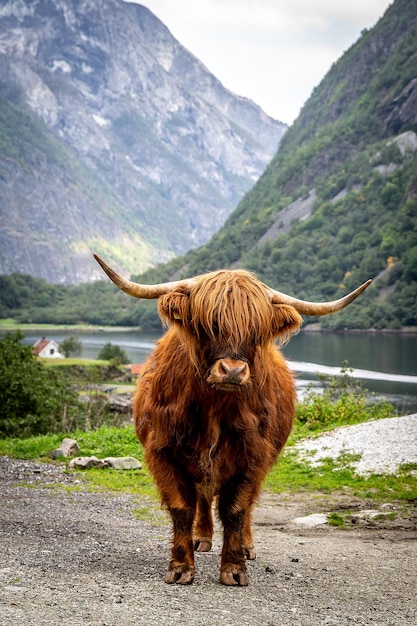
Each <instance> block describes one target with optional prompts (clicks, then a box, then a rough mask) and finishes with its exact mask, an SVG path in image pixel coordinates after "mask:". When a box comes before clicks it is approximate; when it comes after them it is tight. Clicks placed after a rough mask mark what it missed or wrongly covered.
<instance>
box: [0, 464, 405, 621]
mask: <svg viewBox="0 0 417 626" xmlns="http://www.w3.org/2000/svg"><path fill="white" fill-rule="evenodd" d="M77 480H78V481H79V475H77V474H72V475H66V474H63V473H61V470H60V469H59V468H56V467H54V466H40V465H36V464H34V463H29V462H21V461H12V460H10V459H7V458H6V457H0V531H1V547H2V549H1V551H0V624H1V626H12V625H13V626H21V625H24V626H43V625H47V626H57V625H59V624H62V625H64V626H75V625H77V626H78V625H79V626H90V625H91V626H92V625H99V626H131V625H132V626H133V625H135V626H141V625H145V624H146V625H148V624H155V626H161V625H162V626H163V625H168V624H170V625H174V626H175V625H177V624H181V625H183V624H184V625H185V624H187V625H191V626H192V625H203V624H213V625H215V626H216V625H221V626H232V625H233V626H234V625H236V626H237V625H239V626H245V625H251V626H252V625H262V626H281V625H282V626H287V625H288V626H289V625H291V626H318V625H322V624H323V625H334V626H336V625H337V626H351V625H352V624H361V625H362V626H368V625H369V626H388V625H390V626H415V625H416V624H417V606H416V591H417V582H416V571H417V542H416V538H417V524H416V515H415V511H414V512H413V511H412V510H411V511H410V510H409V511H408V512H407V515H405V516H404V517H403V516H401V515H398V516H397V517H396V519H395V520H394V521H388V522H387V521H377V522H373V523H372V524H365V523H364V522H359V523H358V527H355V528H354V529H352V530H340V529H338V528H330V527H329V526H319V527H316V528H313V529H310V530H308V529H304V530H302V528H301V527H299V526H297V525H295V524H294V523H293V522H292V520H293V519H294V518H296V517H299V516H300V515H306V514H307V513H311V512H321V511H323V510H335V507H336V506H337V507H339V508H340V507H347V508H350V509H359V508H367V507H368V505H369V503H366V502H359V501H352V500H349V499H346V498H344V499H342V500H340V499H338V500H337V501H336V500H334V501H329V500H326V499H324V498H323V497H317V496H315V497H308V498H306V497H303V498H296V499H294V498H291V499H289V498H285V497H280V498H278V497H273V496H268V495H265V496H264V497H263V499H262V502H261V504H260V506H259V507H258V509H257V511H256V520H255V532H256V548H257V554H258V558H257V560H256V561H254V562H249V563H248V566H249V570H250V577H251V580H250V586H249V587H247V588H227V587H223V586H221V585H220V584H219V582H218V565H219V553H220V539H221V538H220V535H219V534H217V536H216V541H215V545H214V549H213V551H212V552H211V553H205V554H197V563H196V569H197V571H196V580H195V583H194V585H192V586H190V587H180V586H176V585H166V584H165V583H164V582H163V576H164V572H165V567H166V564H167V559H168V548H169V533H170V531H169V525H168V523H167V521H165V520H164V518H162V521H155V522H152V523H151V522H146V521H141V520H138V519H137V518H136V517H135V515H134V510H135V509H138V508H139V507H140V501H139V500H137V499H136V500H135V498H133V497H129V496H124V495H123V496H114V495H109V494H106V493H101V494H98V493H89V492H87V491H86V490H84V489H82V490H80V491H77V492H74V491H65V490H64V489H62V488H54V487H56V483H57V482H59V483H64V484H65V483H67V484H74V482H75V481H77ZM33 487H36V488H33ZM384 526H385V528H384Z"/></svg>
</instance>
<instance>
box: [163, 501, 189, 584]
mask: <svg viewBox="0 0 417 626" xmlns="http://www.w3.org/2000/svg"><path fill="white" fill-rule="evenodd" d="M169 512H170V515H171V519H172V527H173V541H172V550H171V561H170V563H169V566H168V570H167V573H166V575H165V582H167V583H178V584H180V585H190V584H191V583H192V582H193V580H194V550H193V540H192V529H193V522H194V511H193V510H192V509H177V508H170V509H169Z"/></svg>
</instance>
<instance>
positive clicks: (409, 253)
mask: <svg viewBox="0 0 417 626" xmlns="http://www.w3.org/2000/svg"><path fill="white" fill-rule="evenodd" d="M415 8H416V7H415V1H414V0H396V2H395V3H394V4H393V5H392V6H391V7H390V8H389V9H388V10H387V12H386V14H385V15H384V16H383V18H381V20H380V21H379V22H378V24H377V25H376V26H375V28H373V29H372V30H371V31H369V32H364V33H363V34H362V36H361V37H360V39H359V40H358V41H357V42H356V44H355V45H353V46H352V47H351V48H350V49H349V50H348V51H347V52H346V53H345V54H344V55H343V56H342V58H341V59H340V60H339V61H338V62H337V63H335V64H334V65H333V66H332V68H331V69H330V71H329V72H328V74H327V75H326V76H325V78H324V79H323V81H322V82H321V83H320V85H318V86H317V88H316V89H315V90H314V92H313V94H312V96H311V98H310V99H309V100H308V102H307V103H306V104H305V106H304V107H303V109H302V111H301V114H300V116H299V118H298V119H297V120H296V122H295V123H294V125H293V126H292V127H291V128H290V129H289V130H288V132H287V133H286V135H285V136H284V138H283V140H282V142H281V144H280V147H279V150H278V152H277V154H276V156H275V157H274V159H273V160H272V162H271V163H270V165H269V166H268V168H267V169H266V171H265V173H264V174H263V175H262V177H261V178H260V179H259V181H258V182H257V183H256V185H255V186H254V187H253V188H252V189H251V190H250V191H249V192H248V193H247V194H246V196H245V197H244V199H243V200H242V202H241V203H240V204H239V206H238V207H237V209H236V210H235V211H234V212H233V213H232V214H231V216H230V217H229V218H228V220H227V222H226V223H225V225H224V227H223V228H222V229H221V230H220V231H219V232H218V233H217V234H216V235H215V236H214V237H213V238H212V240H211V241H210V242H209V243H208V244H206V245H204V246H203V247H201V248H199V249H198V250H194V251H192V252H191V253H190V254H188V255H187V256H186V257H185V258H183V259H181V260H180V259H176V260H175V262H173V263H171V264H169V265H168V266H166V267H161V268H159V271H158V273H155V272H154V273H153V274H152V275H148V276H147V277H145V278H148V279H152V278H153V276H156V278H160V277H163V276H170V275H175V276H181V275H186V274H194V273H200V272H202V271H207V270H212V269H216V268H218V267H220V266H233V265H239V266H245V267H247V268H251V269H253V270H255V271H256V272H257V273H258V275H259V276H260V277H261V278H262V279H264V280H265V281H266V282H268V283H269V284H270V285H271V286H273V287H276V288H278V289H281V290H283V291H287V292H289V293H292V294H294V295H297V296H299V297H302V298H306V299H316V300H321V299H329V298H333V297H335V296H339V295H341V293H342V292H346V291H347V290H349V289H350V288H353V287H354V286H356V285H358V284H360V283H361V282H363V281H364V280H366V279H367V278H369V277H371V278H374V285H373V286H372V287H371V288H370V289H368V291H367V292H366V294H364V295H363V296H362V297H361V298H360V299H359V300H358V301H357V303H355V305H354V306H352V307H350V308H349V309H347V310H346V311H345V312H344V313H341V314H338V315H337V316H334V317H329V318H325V319H324V320H323V321H322V323H323V325H324V326H328V327H329V326H330V327H338V328H344V327H356V328H369V327H371V326H375V327H377V328H391V327H398V326H417V12H416V10H415ZM310 321H311V320H310ZM307 323H308V321H307Z"/></svg>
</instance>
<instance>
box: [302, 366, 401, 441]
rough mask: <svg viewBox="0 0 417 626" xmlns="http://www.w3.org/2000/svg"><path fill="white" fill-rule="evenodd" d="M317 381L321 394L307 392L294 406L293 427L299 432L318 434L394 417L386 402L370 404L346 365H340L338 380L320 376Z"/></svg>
mask: <svg viewBox="0 0 417 626" xmlns="http://www.w3.org/2000/svg"><path fill="white" fill-rule="evenodd" d="M320 381H321V385H322V392H319V393H318V392H317V391H316V390H314V388H310V389H309V390H308V391H307V393H306V396H305V398H304V399H303V401H302V402H300V403H299V404H298V406H297V416H296V424H297V425H298V426H299V427H301V428H300V430H302V431H306V430H307V431H315V430H321V431H322V430H323V429H331V428H335V427H336V426H343V425H344V424H357V423H359V422H364V421H368V420H371V419H380V418H385V417H392V416H393V415H394V414H395V409H394V407H393V406H392V404H390V403H389V402H386V401H384V400H380V401H378V402H372V397H371V396H370V395H369V394H368V393H366V391H365V390H364V389H362V384H361V382H360V381H358V380H356V379H355V378H353V377H352V370H351V369H349V368H348V367H347V364H346V363H343V364H342V369H341V374H340V376H321V377H320Z"/></svg>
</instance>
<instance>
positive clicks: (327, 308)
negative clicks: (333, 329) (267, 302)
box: [269, 279, 372, 315]
mask: <svg viewBox="0 0 417 626" xmlns="http://www.w3.org/2000/svg"><path fill="white" fill-rule="evenodd" d="M371 283H372V280H371V279H369V280H367V281H366V283H363V285H361V286H360V287H358V288H357V289H355V290H354V291H351V292H350V293H348V294H347V295H346V296H344V297H343V298H340V299H339V300H333V301H332V302H307V301H305V300H298V299H297V298H293V297H292V296H287V294H285V293H281V292H280V291H275V290H274V289H271V288H270V289H269V293H270V295H271V300H272V302H275V303H276V304H291V306H293V307H294V309H296V311H298V312H299V313H301V315H329V313H335V312H336V311H340V310H341V309H344V308H345V307H346V306H348V305H349V304H350V303H351V302H353V301H354V300H355V299H356V298H357V297H358V296H359V295H360V294H361V293H362V291H365V289H366V288H367V287H369V285H370V284H371Z"/></svg>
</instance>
